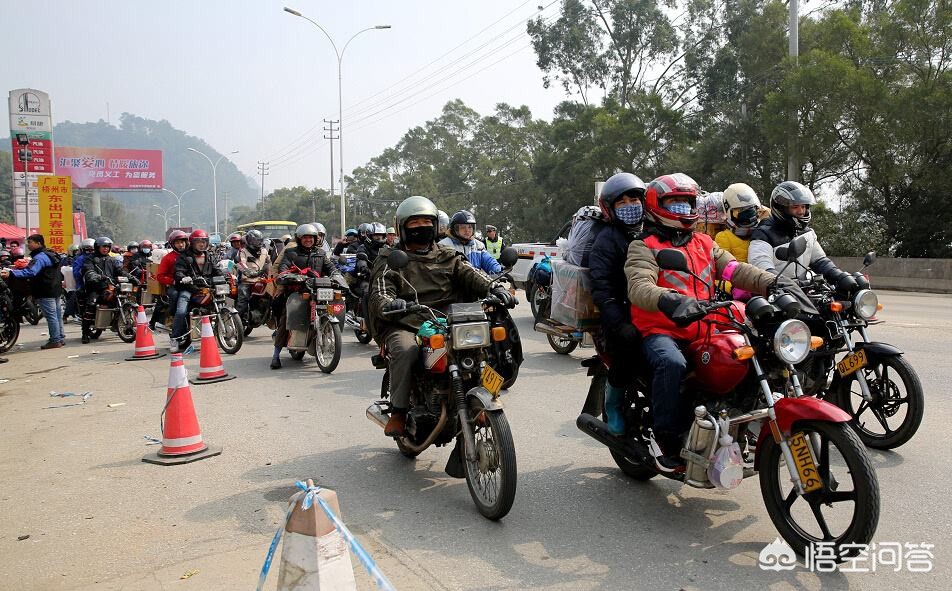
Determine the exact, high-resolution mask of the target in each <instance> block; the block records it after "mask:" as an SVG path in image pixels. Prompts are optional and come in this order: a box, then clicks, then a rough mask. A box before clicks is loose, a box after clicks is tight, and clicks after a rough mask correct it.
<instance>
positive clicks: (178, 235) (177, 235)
mask: <svg viewBox="0 0 952 591" xmlns="http://www.w3.org/2000/svg"><path fill="white" fill-rule="evenodd" d="M183 238H184V239H185V240H188V234H186V233H185V232H183V231H181V230H172V233H171V234H169V240H168V242H169V244H172V243H173V242H175V241H176V240H182V239H183Z"/></svg>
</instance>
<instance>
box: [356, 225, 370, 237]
mask: <svg viewBox="0 0 952 591" xmlns="http://www.w3.org/2000/svg"><path fill="white" fill-rule="evenodd" d="M368 230H370V224H368V223H363V224H360V225H359V226H357V233H358V234H360V235H361V236H366V235H367V233H368Z"/></svg>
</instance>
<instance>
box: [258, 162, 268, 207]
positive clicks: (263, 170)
mask: <svg viewBox="0 0 952 591" xmlns="http://www.w3.org/2000/svg"><path fill="white" fill-rule="evenodd" d="M268 164H270V163H269V162H262V161H261V160H259V161H258V176H260V177H261V203H264V177H266V176H268V175H269V174H271V173H270V172H269V170H270V168H269V166H268Z"/></svg>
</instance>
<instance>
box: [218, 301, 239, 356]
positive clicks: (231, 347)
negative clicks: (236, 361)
mask: <svg viewBox="0 0 952 591" xmlns="http://www.w3.org/2000/svg"><path fill="white" fill-rule="evenodd" d="M215 338H216V339H217V340H218V346H219V347H221V350H222V351H224V352H225V353H228V354H229V355H234V354H235V353H237V352H238V350H239V349H241V344H242V343H243V342H244V340H245V328H244V327H243V326H242V325H241V318H239V317H238V312H233V311H229V310H222V311H221V312H219V313H218V318H217V322H215Z"/></svg>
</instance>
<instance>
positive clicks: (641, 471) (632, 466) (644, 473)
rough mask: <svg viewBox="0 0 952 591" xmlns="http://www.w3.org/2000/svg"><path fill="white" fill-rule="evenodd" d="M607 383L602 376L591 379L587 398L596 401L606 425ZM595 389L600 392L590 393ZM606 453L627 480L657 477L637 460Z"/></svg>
mask: <svg viewBox="0 0 952 591" xmlns="http://www.w3.org/2000/svg"><path fill="white" fill-rule="evenodd" d="M607 381H608V377H607V376H604V375H603V376H597V377H594V378H592V383H591V385H590V386H589V390H590V391H589V395H588V398H587V400H593V401H598V407H599V410H600V411H601V415H602V420H603V421H605V422H606V423H607V422H608V415H607V414H606V413H605V384H606V382H607ZM596 388H600V389H601V391H600V392H599V391H592V389H596ZM582 411H583V412H585V409H582ZM608 453H610V454H611V455H612V460H614V461H615V465H616V466H618V469H619V470H621V471H622V472H623V473H624V474H625V476H628V477H629V478H633V479H635V480H639V481H641V482H644V481H646V480H651V479H652V478H654V477H655V476H657V475H658V471H657V470H655V469H654V468H650V467H648V466H645V465H644V464H642V463H641V462H639V461H638V460H629V459H628V458H627V457H625V455H624V454H620V453H618V452H617V451H615V450H613V449H609V450H608Z"/></svg>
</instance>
